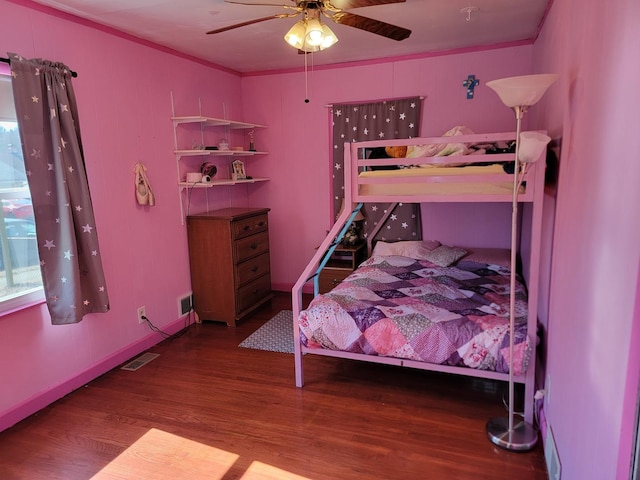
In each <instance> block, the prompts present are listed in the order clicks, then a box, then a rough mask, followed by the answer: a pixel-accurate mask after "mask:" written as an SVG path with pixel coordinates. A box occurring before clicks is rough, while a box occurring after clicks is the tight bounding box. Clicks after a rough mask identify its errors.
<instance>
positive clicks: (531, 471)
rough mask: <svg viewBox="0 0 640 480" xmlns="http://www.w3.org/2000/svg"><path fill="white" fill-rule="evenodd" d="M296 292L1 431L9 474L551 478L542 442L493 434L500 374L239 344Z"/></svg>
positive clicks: (200, 331) (163, 348)
mask: <svg viewBox="0 0 640 480" xmlns="http://www.w3.org/2000/svg"><path fill="white" fill-rule="evenodd" d="M290 308H291V302H290V297H289V296H288V295H285V294H280V295H277V296H276V298H275V299H274V300H273V301H272V302H271V305H268V306H266V307H264V308H262V309H261V310H260V311H258V312H257V313H256V314H255V315H253V316H251V317H249V318H247V319H245V320H244V321H242V322H240V323H239V325H238V327H237V328H235V329H234V328H229V327H226V326H225V325H224V324H219V323H213V322H205V323H203V324H195V325H192V326H191V327H190V328H189V330H188V331H187V332H186V333H184V334H183V335H182V336H179V337H177V338H172V339H169V340H166V341H164V342H163V343H162V344H160V345H158V346H156V347H154V348H152V349H150V351H151V352H155V353H159V354H160V356H159V357H157V358H156V359H155V360H153V361H152V362H150V363H149V364H147V365H145V366H144V367H142V368H141V369H139V370H137V371H125V370H120V369H115V370H113V371H111V372H109V373H107V374H106V375H103V376H102V377H100V378H98V379H96V380H94V381H93V382H91V383H90V384H88V385H87V386H86V387H83V388H81V389H79V390H77V391H76V392H73V393H72V394H70V395H68V396H67V397H65V398H63V399H61V400H59V401H58V402H56V403H55V404H53V405H51V406H49V407H47V408H45V409H44V410H42V411H40V412H39V413H37V414H36V415H33V416H32V417H30V418H28V419H25V420H24V421H22V422H20V423H19V424H18V425H16V426H14V427H12V428H10V429H8V430H6V431H4V432H1V433H0V478H1V479H3V480H8V479H29V480H36V479H64V480H75V479H90V478H94V477H95V478H100V479H113V478H131V479H139V480H148V479H161V478H169V479H172V480H177V479H180V478H189V479H190V480H199V479H224V480H230V479H240V478H242V479H244V480H254V479H311V480H321V479H331V480H336V479H402V480H410V479H420V480H424V479H447V480H449V479H459V480H464V479H473V480H478V479H496V480H497V479H500V480H502V479H518V480H534V479H535V480H546V478H547V474H546V469H545V464H544V458H543V453H542V447H541V446H540V445H538V446H537V447H536V448H535V449H534V450H533V451H531V452H527V453H515V452H510V451H506V450H502V449H500V448H498V447H496V446H494V445H493V444H492V443H491V442H490V441H489V440H488V439H487V436H486V432H485V424H486V422H487V420H488V419H489V418H492V417H495V416H505V415H506V412H505V410H504V407H503V406H502V395H503V388H504V385H502V384H501V383H498V382H493V381H488V380H480V379H472V378H466V377H460V376H452V375H446V374H439V373H434V372H423V371H416V370H410V369H400V368H397V367H389V366H384V365H372V364H366V363H362V362H356V361H348V360H339V359H333V358H326V357H318V356H312V355H308V356H306V358H305V380H306V384H305V387H304V388H302V389H298V388H296V387H295V385H294V376H293V356H292V355H291V354H286V353H273V352H264V351H259V350H251V349H246V348H239V347H238V344H239V343H240V342H241V341H242V340H244V339H245V338H246V337H247V336H249V335H250V334H251V333H252V332H253V331H254V330H256V329H257V328H258V327H259V326H260V325H262V324H263V323H264V322H265V321H267V320H268V319H269V318H271V317H272V316H273V315H274V314H276V313H277V312H278V311H280V310H283V309H290Z"/></svg>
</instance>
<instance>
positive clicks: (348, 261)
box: [318, 242, 367, 293]
mask: <svg viewBox="0 0 640 480" xmlns="http://www.w3.org/2000/svg"><path fill="white" fill-rule="evenodd" d="M366 252H367V244H366V243H364V242H362V243H358V244H356V245H342V244H340V245H338V246H337V247H336V249H335V251H334V252H333V254H332V255H331V258H329V261H328V262H327V264H326V266H325V267H324V268H323V269H322V271H321V272H320V277H319V279H318V288H319V291H320V293H326V292H328V291H329V290H331V289H332V288H333V287H335V286H336V285H338V284H339V283H340V282H341V281H342V280H344V279H345V278H347V277H348V276H349V275H350V274H351V273H352V272H353V271H354V270H355V269H356V267H357V266H358V265H360V264H361V263H362V262H364V260H365V259H366V257H367V255H366Z"/></svg>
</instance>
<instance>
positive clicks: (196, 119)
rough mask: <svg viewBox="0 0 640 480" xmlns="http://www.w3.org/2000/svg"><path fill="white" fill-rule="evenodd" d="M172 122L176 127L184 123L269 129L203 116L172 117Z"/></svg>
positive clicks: (262, 126) (253, 124) (255, 124)
mask: <svg viewBox="0 0 640 480" xmlns="http://www.w3.org/2000/svg"><path fill="white" fill-rule="evenodd" d="M171 120H172V121H173V124H174V125H180V124H183V123H199V124H201V125H202V126H203V127H229V128H230V129H252V128H267V127H266V125H258V124H257V123H246V122H236V121H235V120H226V119H224V118H213V117H205V116H202V115H192V116H186V117H171Z"/></svg>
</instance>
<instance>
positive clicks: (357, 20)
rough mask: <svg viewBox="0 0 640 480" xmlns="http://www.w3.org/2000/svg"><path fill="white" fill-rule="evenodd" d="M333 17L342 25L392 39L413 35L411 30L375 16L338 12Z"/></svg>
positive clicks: (402, 38)
mask: <svg viewBox="0 0 640 480" xmlns="http://www.w3.org/2000/svg"><path fill="white" fill-rule="evenodd" d="M331 18H332V19H333V21H334V22H336V23H339V24H340V25H348V26H350V27H355V28H359V29H360V30H365V31H367V32H371V33H375V34H377V35H382V36H383V37H387V38H391V39H392V40H398V41H400V40H404V39H405V38H407V37H409V35H411V30H407V29H406V28H402V27H397V26H395V25H391V24H390V23H385V22H381V21H380V20H374V19H373V18H367V17H362V16H360V15H355V14H353V13H346V12H338V13H336V14H334V15H333V16H332V17H331Z"/></svg>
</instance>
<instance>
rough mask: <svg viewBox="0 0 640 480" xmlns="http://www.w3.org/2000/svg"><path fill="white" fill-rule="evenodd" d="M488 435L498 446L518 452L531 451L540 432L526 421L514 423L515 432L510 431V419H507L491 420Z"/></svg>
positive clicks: (488, 423)
mask: <svg viewBox="0 0 640 480" xmlns="http://www.w3.org/2000/svg"><path fill="white" fill-rule="evenodd" d="M487 435H488V436H489V440H491V441H492V442H493V443H495V444H496V445H497V446H499V447H502V448H505V449H507V450H515V451H518V452H525V451H527V450H531V449H532V448H533V447H534V446H535V444H536V443H537V441H538V432H537V431H536V430H535V429H534V428H533V427H532V426H531V425H529V424H528V423H526V422H524V421H517V422H514V425H513V430H512V431H509V419H508V418H506V417H498V418H492V419H491V420H489V421H488V422H487Z"/></svg>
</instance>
